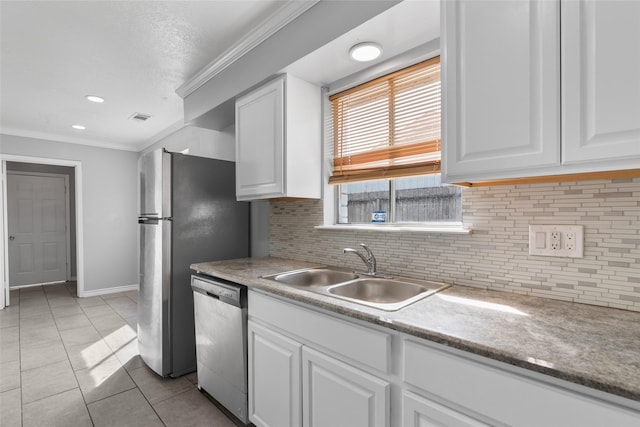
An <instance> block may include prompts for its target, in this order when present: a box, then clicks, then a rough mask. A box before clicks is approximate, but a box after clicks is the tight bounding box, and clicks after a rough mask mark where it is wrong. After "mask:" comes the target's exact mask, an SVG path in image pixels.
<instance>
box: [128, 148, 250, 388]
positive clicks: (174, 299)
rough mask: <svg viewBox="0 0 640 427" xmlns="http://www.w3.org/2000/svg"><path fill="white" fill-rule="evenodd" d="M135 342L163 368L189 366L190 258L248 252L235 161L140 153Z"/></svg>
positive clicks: (192, 356)
mask: <svg viewBox="0 0 640 427" xmlns="http://www.w3.org/2000/svg"><path fill="white" fill-rule="evenodd" d="M139 171H140V215H139V217H138V223H139V224H140V293H139V296H138V347H139V350H140V356H141V357H142V359H143V360H144V362H145V363H146V364H147V365H148V366H149V367H150V368H151V369H153V370H154V371H155V372H156V373H158V374H159V375H162V376H172V377H177V376H180V375H184V374H187V373H189V372H193V371H195V370H196V345H195V332H194V317H193V293H192V290H191V280H190V279H191V274H190V273H191V272H190V269H189V266H190V265H191V264H192V263H196V262H206V261H214V260H221V259H231V258H243V257H247V256H249V204H248V203H247V202H237V201H236V195H235V163H233V162H227V161H223V160H214V159H208V158H203V157H195V156H188V155H184V154H178V153H169V152H167V151H165V150H163V149H160V150H156V151H153V152H150V153H148V154H146V155H144V156H142V157H141V158H140V160H139Z"/></svg>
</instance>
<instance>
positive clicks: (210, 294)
mask: <svg viewBox="0 0 640 427" xmlns="http://www.w3.org/2000/svg"><path fill="white" fill-rule="evenodd" d="M207 296H209V297H211V298H215V299H220V295H216V294H212V293H211V292H207Z"/></svg>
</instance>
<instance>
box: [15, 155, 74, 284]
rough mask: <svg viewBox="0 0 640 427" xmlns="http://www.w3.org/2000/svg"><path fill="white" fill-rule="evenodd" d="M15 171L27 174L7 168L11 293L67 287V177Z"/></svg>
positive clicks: (68, 257)
mask: <svg viewBox="0 0 640 427" xmlns="http://www.w3.org/2000/svg"><path fill="white" fill-rule="evenodd" d="M18 165H20V166H31V164H29V163H19V164H18ZM34 166H40V165H34ZM58 168H64V167H61V166H58ZM15 169H29V168H15V167H14V166H13V162H11V163H7V212H8V215H7V226H8V230H9V287H11V288H15V287H18V286H23V285H36V284H47V283H56V282H66V281H67V280H70V279H71V265H70V258H71V255H70V251H71V242H70V240H71V239H70V228H71V224H70V210H71V206H70V204H69V187H70V186H69V176H68V175H62V174H49V173H39V172H23V171H17V170H15ZM31 169H42V168H31ZM70 172H73V170H71V171H70ZM72 178H73V177H72Z"/></svg>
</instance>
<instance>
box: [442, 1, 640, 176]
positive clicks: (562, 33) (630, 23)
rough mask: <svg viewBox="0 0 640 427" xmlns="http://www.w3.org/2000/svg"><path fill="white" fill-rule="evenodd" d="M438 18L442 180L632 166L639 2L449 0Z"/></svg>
mask: <svg viewBox="0 0 640 427" xmlns="http://www.w3.org/2000/svg"><path fill="white" fill-rule="evenodd" d="M441 18H442V34H443V36H442V39H443V60H442V64H443V65H442V66H443V110H444V114H443V123H444V125H443V141H444V143H443V175H444V181H446V182H476V181H483V180H499V179H508V178H522V177H533V176H545V175H559V174H575V173H587V172H600V171H613V170H624V169H633V168H639V167H640V3H639V2H627V1H589V0H571V1H566V2H565V1H546V0H514V1H473V0H451V1H443V2H442V17H441ZM561 19H562V22H560V20H561ZM561 110H562V111H561Z"/></svg>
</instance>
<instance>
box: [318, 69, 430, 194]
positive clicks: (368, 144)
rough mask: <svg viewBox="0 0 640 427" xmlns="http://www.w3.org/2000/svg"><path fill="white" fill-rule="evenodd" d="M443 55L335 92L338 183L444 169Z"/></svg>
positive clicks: (334, 179)
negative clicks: (441, 67) (441, 68)
mask: <svg viewBox="0 0 640 427" xmlns="http://www.w3.org/2000/svg"><path fill="white" fill-rule="evenodd" d="M440 97H441V95H440V57H435V58H432V59H429V60H427V61H424V62H421V63H418V64H415V65H412V66H410V67H407V68H404V69H402V70H399V71H396V72H394V73H391V74H388V75H386V76H382V77H379V78H377V79H375V80H372V81H370V82H367V83H364V84H362V85H359V86H356V87H354V88H351V89H348V90H345V91H343V92H340V93H337V94H335V95H332V96H331V97H330V98H329V99H330V101H331V103H332V110H333V111H332V112H333V137H334V141H333V143H334V158H333V176H332V177H331V178H330V179H329V183H331V184H337V183H344V182H355V181H364V180H372V179H383V178H397V177H404V176H412V175H425V174H433V173H440V151H441V136H440V115H441V114H440V110H441V102H440Z"/></svg>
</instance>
